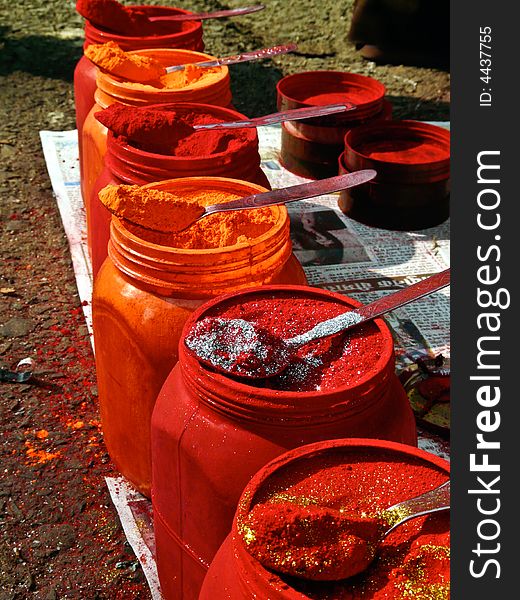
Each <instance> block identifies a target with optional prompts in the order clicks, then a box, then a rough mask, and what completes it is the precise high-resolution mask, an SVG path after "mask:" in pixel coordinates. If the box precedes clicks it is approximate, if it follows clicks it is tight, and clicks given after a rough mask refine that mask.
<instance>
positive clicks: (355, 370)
mask: <svg viewBox="0 0 520 600" xmlns="http://www.w3.org/2000/svg"><path fill="white" fill-rule="evenodd" d="M240 302H241V303H240V304H230V303H225V304H221V305H219V306H218V307H216V308H215V309H214V310H212V311H208V312H207V313H205V316H207V317H221V318H224V319H243V320H245V321H250V322H251V323H254V324H255V325H256V326H257V327H258V328H260V329H262V330H265V331H266V332H268V333H270V334H271V335H274V336H277V337H281V338H283V339H286V338H290V337H293V336H295V335H298V334H300V333H303V332H305V331H307V330H309V329H311V328H312V327H314V326H315V325H317V324H318V323H320V322H321V321H325V320H326V319H329V318H332V317H335V316H337V315H339V314H341V313H344V312H346V311H347V310H349V309H348V307H347V306H345V305H343V304H340V303H336V302H333V301H326V300H319V299H316V298H294V297H291V296H290V295H288V294H282V293H279V294H276V296H265V297H262V296H255V299H254V300H253V299H251V300H248V299H240ZM382 352H383V338H382V334H381V332H380V331H379V329H378V327H377V326H376V325H374V324H373V323H366V324H365V325H360V326H358V327H356V328H355V329H352V330H351V331H349V332H348V333H347V332H341V333H338V334H336V335H333V336H330V337H327V338H322V339H318V340H315V341H313V342H310V343H308V344H305V345H304V346H302V347H301V348H300V349H299V350H298V352H297V353H296V357H295V358H294V359H292V361H291V364H290V365H289V366H288V368H287V369H286V370H285V371H283V372H282V373H281V374H280V375H278V376H276V377H270V378H268V379H253V380H250V379H248V380H247V383H248V385H255V386H257V387H265V388H270V389H278V390H286V391H317V390H321V391H327V390H333V389H337V388H338V387H343V386H347V385H354V384H356V383H357V382H358V381H360V380H361V379H362V378H363V377H365V376H367V375H368V374H369V373H370V371H371V370H373V369H374V368H375V365H376V363H377V362H378V361H379V359H380V357H381V355H382Z"/></svg>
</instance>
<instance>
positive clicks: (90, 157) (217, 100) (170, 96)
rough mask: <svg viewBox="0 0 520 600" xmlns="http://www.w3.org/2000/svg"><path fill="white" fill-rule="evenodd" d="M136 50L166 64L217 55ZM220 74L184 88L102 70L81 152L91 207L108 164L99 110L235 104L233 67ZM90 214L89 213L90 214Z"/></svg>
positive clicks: (83, 185)
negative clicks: (117, 105)
mask: <svg viewBox="0 0 520 600" xmlns="http://www.w3.org/2000/svg"><path fill="white" fill-rule="evenodd" d="M135 54H139V55H142V56H151V57H153V58H155V59H156V60H158V61H159V62H160V63H161V64H162V65H163V66H168V65H177V64H184V63H190V62H197V61H202V60H211V59H213V58H215V57H214V56H211V55H209V54H204V53H202V52H193V51H192V50H175V49H168V48H155V49H151V50H136V51H135ZM217 69H218V74H217V75H216V76H215V77H212V78H210V79H208V80H207V81H201V82H194V83H192V84H190V85H187V86H185V87H183V88H154V87H152V86H150V85H143V84H139V83H132V82H129V81H123V80H121V79H119V78H118V77H114V76H113V75H111V74H109V73H103V72H102V71H99V72H98V73H97V76H96V85H97V89H96V93H95V94H94V97H95V101H96V103H95V104H94V106H93V107H92V108H91V109H90V112H89V114H88V115H87V118H86V119H85V122H84V124H83V132H82V136H81V140H80V143H81V152H80V160H79V168H80V179H81V195H82V197H83V201H84V203H85V207H86V208H87V209H88V207H89V203H88V201H87V200H88V199H90V197H91V194H92V190H93V188H94V185H95V184H96V180H97V178H98V177H99V176H100V175H101V172H102V171H103V166H104V162H103V161H104V157H105V154H106V146H107V142H106V139H107V131H108V130H107V128H106V127H105V126H104V125H102V124H101V123H100V122H99V121H98V120H97V119H96V118H95V116H94V115H95V113H96V112H98V111H99V110H102V109H103V108H107V107H108V106H110V105H111V104H114V103H115V102H119V103H121V104H125V105H127V106H150V105H153V104H167V103H172V102H190V103H191V102H197V103H198V102H200V103H201V104H212V105H215V106H224V107H229V108H231V101H232V97H231V88H230V78H229V69H228V68H227V67H226V66H222V67H217ZM87 218H88V217H87Z"/></svg>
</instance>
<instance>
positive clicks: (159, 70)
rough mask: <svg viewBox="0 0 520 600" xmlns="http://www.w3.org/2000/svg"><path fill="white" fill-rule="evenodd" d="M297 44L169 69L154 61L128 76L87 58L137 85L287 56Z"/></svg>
mask: <svg viewBox="0 0 520 600" xmlns="http://www.w3.org/2000/svg"><path fill="white" fill-rule="evenodd" d="M296 47H297V46H296V44H284V45H281V46H272V47H270V48H262V49H260V50H253V51H251V52H243V53H242V54H233V55H232V56H224V57H222V58H216V59H213V60H203V61H201V62H194V63H185V64H182V65H171V66H169V67H162V66H161V64H160V63H159V62H158V61H155V60H154V61H153V65H134V71H135V72H134V73H133V74H130V75H129V74H128V72H127V71H128V69H126V68H121V64H120V63H117V64H116V65H115V66H111V68H110V70H108V69H107V68H106V65H103V61H102V60H100V59H95V58H94V57H93V56H88V55H87V54H86V55H87V58H88V59H89V60H90V61H91V62H92V63H93V64H95V65H96V67H98V68H99V69H101V70H102V71H104V72H106V73H110V74H112V75H115V76H116V77H122V78H124V79H125V80H126V81H135V82H137V83H146V82H147V81H157V80H158V79H159V78H160V77H164V76H165V75H168V74H169V73H174V72H176V71H183V70H184V69H186V67H197V68H202V69H209V68H211V67H221V66H223V65H234V64H236V63H241V62H248V61H251V60H258V59H261V58H269V57H271V56H277V55H278V54H287V53H288V52H293V51H294V50H295V49H296ZM126 58H127V59H128V60H130V61H132V54H128V56H127V57H126Z"/></svg>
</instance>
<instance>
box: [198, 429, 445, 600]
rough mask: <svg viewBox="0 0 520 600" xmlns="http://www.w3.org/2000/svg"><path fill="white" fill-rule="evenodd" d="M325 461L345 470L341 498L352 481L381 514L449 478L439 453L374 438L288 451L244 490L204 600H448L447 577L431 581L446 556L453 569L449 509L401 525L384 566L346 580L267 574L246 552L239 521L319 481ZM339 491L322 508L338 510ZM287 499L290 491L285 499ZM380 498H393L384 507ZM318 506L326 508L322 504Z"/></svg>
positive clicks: (384, 551)
mask: <svg viewBox="0 0 520 600" xmlns="http://www.w3.org/2000/svg"><path fill="white" fill-rule="evenodd" d="M324 463H328V465H329V473H330V472H331V471H332V472H333V470H334V468H338V466H339V468H342V467H343V468H344V473H345V483H342V485H341V488H342V491H343V492H344V491H345V488H347V489H348V487H349V484H350V482H352V488H351V489H352V492H353V495H354V497H355V498H359V496H360V494H363V491H364V492H365V496H364V497H362V498H361V500H359V506H360V507H365V506H366V505H369V506H371V507H372V506H374V505H377V508H378V510H380V509H383V508H386V507H387V506H390V505H391V504H394V503H397V502H400V501H402V500H405V499H407V498H410V497H413V496H415V495H418V494H421V493H424V492H427V491H429V490H431V489H433V488H434V487H436V486H438V485H441V484H442V483H444V482H445V481H446V480H447V479H448V477H449V474H450V464H449V462H448V461H446V460H444V459H442V458H439V457H438V456H435V455H434V454H431V453H429V452H425V451H424V450H419V449H418V448H411V447H409V446H404V445H402V444H395V443H391V442H385V441H377V440H372V439H358V440H356V439H343V440H335V441H330V442H321V443H317V444H310V445H307V446H304V447H302V448H298V449H296V450H293V451H291V452H287V453H286V454H284V455H283V456H280V457H278V458H277V459H276V460H273V461H272V462H271V463H269V464H267V465H265V467H263V468H262V469H260V470H259V471H258V472H257V473H256V475H255V476H254V477H253V478H252V479H251V481H250V482H249V483H248V484H247V487H246V488H245V489H244V491H243V493H242V496H241V498H240V501H239V503H238V508H237V511H236V514H235V518H234V521H233V526H232V528H231V533H230V534H229V535H228V537H227V538H226V540H225V542H224V543H223V544H222V546H221V548H220V549H219V551H218V553H217V555H216V556H215V558H214V560H213V562H212V563H211V566H210V568H209V571H208V574H207V575H206V578H205V580H204V585H203V586H202V590H201V593H200V596H198V599H199V600H214V599H215V598H218V599H219V600H253V599H259V600H260V599H264V598H268V599H269V600H308V598H313V599H315V600H331V599H333V598H334V599H335V598H338V599H339V598H345V599H346V598H363V599H366V600H390V599H393V598H395V599H398V598H449V585H450V582H449V574H448V577H447V578H445V577H444V576H440V577H438V580H437V581H429V580H428V578H429V577H432V576H433V577H432V578H435V575H434V570H435V568H438V566H437V565H438V564H439V563H437V561H439V560H441V559H444V561H446V558H447V559H448V565H447V566H448V567H449V512H448V511H442V512H439V513H436V514H432V515H429V516H427V517H424V516H423V517H419V518H416V519H413V520H411V521H409V522H408V523H404V524H403V525H400V526H399V527H398V528H397V529H395V530H394V532H392V533H390V534H389V535H388V537H387V538H386V539H385V541H384V542H383V543H382V545H381V547H380V549H379V552H378V553H379V555H380V556H381V558H380V560H377V559H376V560H375V561H374V562H373V563H372V565H371V566H370V567H369V568H368V569H367V571H365V572H363V573H360V574H359V575H356V576H355V577H353V578H351V579H345V580H343V581H338V582H331V583H329V582H324V581H315V582H308V583H306V582H305V581H304V580H302V579H299V578H296V577H294V578H293V577H286V576H283V575H280V574H278V573H275V572H273V571H271V570H269V569H266V568H265V567H264V566H263V565H262V564H261V563H260V562H259V561H257V560H256V559H255V558H254V557H253V556H251V555H250V554H249V552H248V551H247V549H246V546H245V543H244V541H243V538H242V536H241V535H240V523H241V522H242V521H243V519H244V518H246V516H247V514H248V512H249V511H250V510H251V509H252V507H253V506H254V505H255V504H256V503H258V502H265V501H269V499H270V498H272V497H273V496H275V497H276V495H277V493H281V494H282V495H283V494H284V490H283V488H286V489H287V488H289V490H291V488H292V489H295V488H296V489H297V488H298V485H299V482H305V478H308V479H309V480H312V479H315V478H317V477H318V478H319V477H320V475H322V473H320V471H319V469H320V468H323V465H324ZM364 464H367V467H368V468H369V469H374V471H373V472H374V473H375V474H376V475H375V477H377V475H379V485H377V488H376V489H377V492H376V493H374V487H375V486H371V487H369V486H368V485H366V484H365V483H364V481H363V476H362V474H360V467H361V468H362V466H363V465H364ZM349 466H351V470H349ZM403 473H405V474H403ZM385 474H386V477H385V476H384V475H385ZM360 475H361V476H360ZM375 477H374V476H373V477H372V478H375ZM280 484H281V485H280ZM300 485H301V483H300ZM303 485H305V483H303ZM316 489H317V490H318V488H316ZM334 492H336V493H338V496H339V493H340V490H334V489H330V490H328V494H327V495H329V496H330V497H331V500H328V501H327V503H326V504H325V506H330V507H331V508H338V504H337V503H335V502H334ZM318 493H319V492H318ZM290 494H291V492H288V493H286V494H285V496H286V497H287V496H288V495H290ZM347 494H348V492H347ZM383 497H384V498H385V499H389V500H388V504H386V506H385V502H384V500H382V498H383ZM336 502H339V503H340V504H339V505H340V506H342V505H344V504H346V503H347V502H349V499H348V497H347V500H346V502H345V496H343V501H341V500H340V499H339V498H338V500H337V501H336ZM318 503H319V504H320V505H323V504H322V503H321V502H320V501H319V500H318ZM357 510H359V508H357ZM446 542H448V545H446ZM428 558H430V561H428ZM428 563H430V564H428ZM432 567H433V569H432ZM445 569H446V566H445Z"/></svg>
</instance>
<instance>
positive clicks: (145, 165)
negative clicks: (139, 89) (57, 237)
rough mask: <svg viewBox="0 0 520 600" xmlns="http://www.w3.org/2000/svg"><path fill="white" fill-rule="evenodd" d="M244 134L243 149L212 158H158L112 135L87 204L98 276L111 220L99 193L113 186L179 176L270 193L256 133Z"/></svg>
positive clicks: (189, 106)
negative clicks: (213, 179) (242, 183)
mask: <svg viewBox="0 0 520 600" xmlns="http://www.w3.org/2000/svg"><path fill="white" fill-rule="evenodd" d="M157 108H161V109H162V110H174V111H176V112H177V113H178V114H180V115H182V114H186V113H191V114H193V113H195V114H197V112H200V113H203V114H210V115H213V116H215V117H216V118H218V119H222V120H225V121H236V120H240V119H246V118H247V117H246V116H245V115H242V114H241V113H239V112H237V111H235V110H230V109H228V108H223V107H221V106H211V105H209V104H197V103H188V102H179V103H176V104H162V105H157ZM230 131H231V132H233V131H235V130H230ZM241 131H242V132H244V131H245V132H247V133H246V142H245V143H244V144H243V145H241V146H240V147H237V148H236V149H229V150H227V151H225V152H219V153H217V154H212V155H208V156H170V155H165V154H155V153H153V152H147V151H145V150H141V149H139V148H137V147H136V146H134V145H130V144H128V143H123V142H122V141H120V140H119V139H118V138H117V137H115V136H114V135H113V134H112V133H111V132H109V133H108V138H107V153H106V155H105V167H104V169H103V171H102V172H101V175H100V176H99V177H98V179H97V181H96V184H95V185H94V190H93V192H92V195H91V196H90V199H89V206H88V208H87V210H86V214H87V237H88V245H89V251H90V256H91V259H92V273H93V275H94V277H95V276H96V274H97V272H98V271H99V269H100V267H101V265H102V264H103V261H104V260H105V258H106V256H107V245H108V239H109V237H110V217H111V215H110V212H109V211H108V210H107V209H106V208H105V206H104V205H103V204H102V203H101V202H100V201H99V197H98V193H99V190H101V189H102V188H103V187H105V186H106V185H108V184H109V183H113V184H127V185H132V184H136V185H145V184H147V183H152V182H155V181H163V180H165V179H174V178H177V177H198V176H211V177H228V178H231V179H241V180H242V181H250V182H251V183H257V184H258V185H261V186H263V187H265V188H268V189H270V184H269V180H268V179H267V177H266V175H265V173H264V172H263V171H262V169H261V168H260V154H259V153H258V135H257V133H256V129H247V130H244V129H243V130H241Z"/></svg>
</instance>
